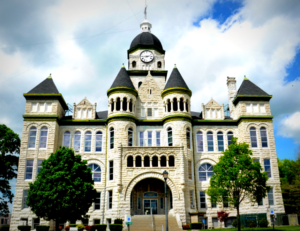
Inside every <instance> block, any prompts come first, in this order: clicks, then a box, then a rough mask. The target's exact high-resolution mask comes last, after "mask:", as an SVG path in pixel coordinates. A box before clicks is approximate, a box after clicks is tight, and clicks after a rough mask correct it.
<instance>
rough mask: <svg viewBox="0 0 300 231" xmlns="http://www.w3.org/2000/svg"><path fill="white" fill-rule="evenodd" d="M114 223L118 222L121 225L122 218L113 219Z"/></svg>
mask: <svg viewBox="0 0 300 231" xmlns="http://www.w3.org/2000/svg"><path fill="white" fill-rule="evenodd" d="M114 224H120V225H122V224H123V219H121V218H117V219H115V220H114Z"/></svg>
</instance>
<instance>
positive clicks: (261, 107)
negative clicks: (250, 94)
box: [259, 104, 266, 113]
mask: <svg viewBox="0 0 300 231" xmlns="http://www.w3.org/2000/svg"><path fill="white" fill-rule="evenodd" d="M259 106H260V113H266V109H265V105H264V104H260V105H259Z"/></svg>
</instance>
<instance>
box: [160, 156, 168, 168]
mask: <svg viewBox="0 0 300 231" xmlns="http://www.w3.org/2000/svg"><path fill="white" fill-rule="evenodd" d="M160 167H167V158H166V157H165V156H162V157H161V158H160Z"/></svg>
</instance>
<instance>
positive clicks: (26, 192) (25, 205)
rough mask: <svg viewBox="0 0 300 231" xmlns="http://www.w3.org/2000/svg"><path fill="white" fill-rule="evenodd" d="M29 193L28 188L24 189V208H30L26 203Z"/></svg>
mask: <svg viewBox="0 0 300 231" xmlns="http://www.w3.org/2000/svg"><path fill="white" fill-rule="evenodd" d="M27 195H28V190H24V191H23V209H25V208H28V205H27V204H26V200H27Z"/></svg>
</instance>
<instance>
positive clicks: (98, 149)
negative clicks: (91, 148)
mask: <svg viewBox="0 0 300 231" xmlns="http://www.w3.org/2000/svg"><path fill="white" fill-rule="evenodd" d="M95 142H96V145H95V151H96V152H102V132H100V131H99V132H96V141H95Z"/></svg>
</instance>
